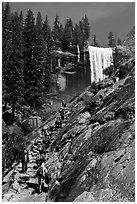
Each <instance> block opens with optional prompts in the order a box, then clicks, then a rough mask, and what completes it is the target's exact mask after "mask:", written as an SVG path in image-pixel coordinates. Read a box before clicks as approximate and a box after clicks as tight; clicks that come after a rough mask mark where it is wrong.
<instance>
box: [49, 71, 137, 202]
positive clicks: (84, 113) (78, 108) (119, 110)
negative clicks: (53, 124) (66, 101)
mask: <svg viewBox="0 0 137 204" xmlns="http://www.w3.org/2000/svg"><path fill="white" fill-rule="evenodd" d="M101 83H102V82H99V83H98V84H97V85H98V86H100V85H101ZM100 87H101V88H100V90H99V91H98V92H97V94H93V93H92V92H90V91H91V90H90V87H89V88H88V89H87V90H86V91H85V92H83V93H82V94H81V95H79V96H78V97H76V98H75V99H74V100H73V101H72V102H71V104H70V105H69V106H68V109H69V111H70V114H69V118H68V119H67V121H66V123H65V126H64V127H63V128H62V129H61V130H60V132H59V133H58V135H57V136H56V140H55V141H54V145H53V146H52V148H51V156H49V159H48V161H47V168H48V170H49V172H51V174H52V178H54V179H52V181H51V183H50V187H49V192H48V198H47V201H54V202H73V201H74V202H120V201H122V202H126V201H134V200H135V77H134V69H131V71H130V72H129V73H128V75H127V76H126V78H125V79H124V80H120V81H116V82H115V83H112V79H105V80H104V81H103V85H101V86H100ZM106 90H107V91H106ZM90 93H91V94H90ZM84 96H85V97H84ZM87 97H88V101H89V103H90V104H87ZM85 100H86V102H85ZM93 102H94V103H93ZM95 104H96V105H95ZM53 152H54V153H53ZM59 162H60V163H61V168H60V170H59V171H60V173H59V174H58V176H57V171H58V170H57V169H56V170H55V166H57V164H58V163H59ZM56 181H58V182H59V185H56Z"/></svg>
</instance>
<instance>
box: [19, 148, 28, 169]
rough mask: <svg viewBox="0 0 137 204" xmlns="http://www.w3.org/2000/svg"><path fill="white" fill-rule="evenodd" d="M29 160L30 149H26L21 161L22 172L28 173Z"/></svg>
mask: <svg viewBox="0 0 137 204" xmlns="http://www.w3.org/2000/svg"><path fill="white" fill-rule="evenodd" d="M28 162H29V154H28V151H27V150H26V149H25V150H24V151H23V154H22V157H21V163H22V172H23V173H26V171H27V165H28Z"/></svg>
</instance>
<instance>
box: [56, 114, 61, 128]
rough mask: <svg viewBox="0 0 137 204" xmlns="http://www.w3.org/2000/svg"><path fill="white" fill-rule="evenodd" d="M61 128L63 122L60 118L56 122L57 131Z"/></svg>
mask: <svg viewBox="0 0 137 204" xmlns="http://www.w3.org/2000/svg"><path fill="white" fill-rule="evenodd" d="M61 126H62V121H61V118H60V117H58V118H57V120H56V121H55V127H56V129H57V128H60V127H61Z"/></svg>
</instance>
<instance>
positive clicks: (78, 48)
mask: <svg viewBox="0 0 137 204" xmlns="http://www.w3.org/2000/svg"><path fill="white" fill-rule="evenodd" d="M77 51H78V62H80V49H79V45H77Z"/></svg>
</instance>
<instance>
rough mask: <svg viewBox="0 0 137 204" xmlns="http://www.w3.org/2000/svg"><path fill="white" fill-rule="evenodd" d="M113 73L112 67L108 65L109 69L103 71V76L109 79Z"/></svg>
mask: <svg viewBox="0 0 137 204" xmlns="http://www.w3.org/2000/svg"><path fill="white" fill-rule="evenodd" d="M113 72H114V66H113V65H110V66H109V67H107V68H106V69H104V70H103V74H105V75H106V76H108V77H111V76H112V74H113Z"/></svg>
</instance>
